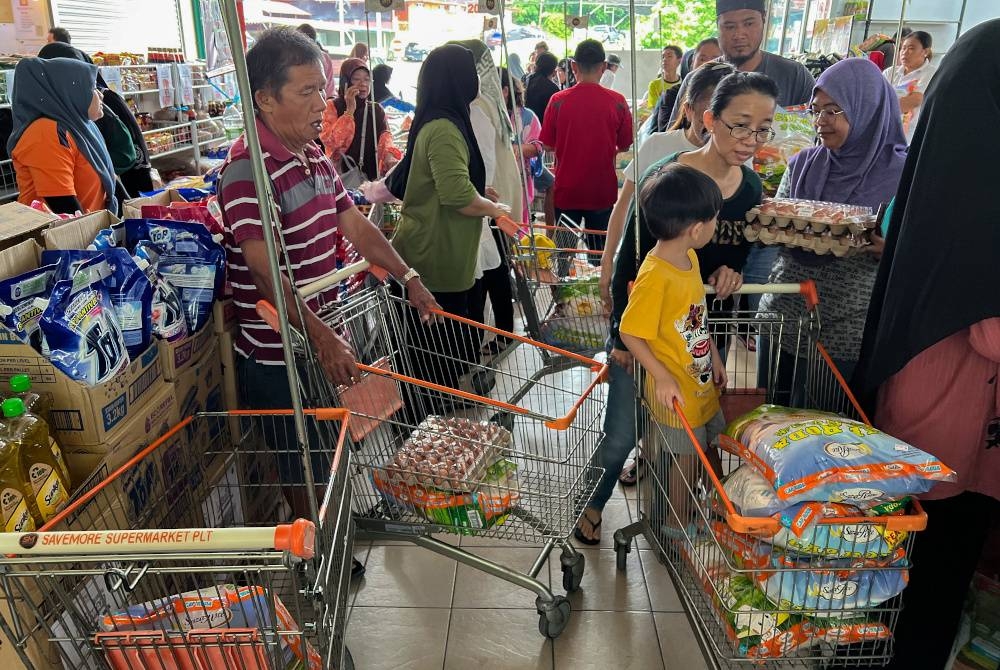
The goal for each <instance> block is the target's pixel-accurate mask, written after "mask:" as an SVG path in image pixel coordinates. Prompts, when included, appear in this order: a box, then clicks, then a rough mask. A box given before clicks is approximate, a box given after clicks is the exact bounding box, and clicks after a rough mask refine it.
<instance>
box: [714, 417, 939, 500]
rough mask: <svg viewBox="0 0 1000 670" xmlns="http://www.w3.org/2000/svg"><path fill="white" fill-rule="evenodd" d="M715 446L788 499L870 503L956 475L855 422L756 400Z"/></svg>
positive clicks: (918, 490)
mask: <svg viewBox="0 0 1000 670" xmlns="http://www.w3.org/2000/svg"><path fill="white" fill-rule="evenodd" d="M719 446H720V447H722V448H723V449H725V450H726V451H729V452H730V453H734V454H736V455H738V456H740V457H741V458H743V459H744V460H746V461H747V462H748V463H749V464H750V465H752V466H753V467H754V469H756V470H757V471H758V472H759V473H760V474H762V475H763V476H764V478H765V479H766V480H767V481H768V482H769V483H770V484H771V485H772V487H773V488H774V491H775V493H776V494H777V497H778V499H779V500H781V501H783V502H785V503H786V504H788V505H791V504H794V503H799V502H808V501H819V502H841V503H848V504H852V505H856V506H858V507H860V508H862V509H867V508H869V507H872V506H874V505H877V504H879V503H883V502H888V501H891V500H895V499H897V498H901V497H903V496H908V495H914V494H919V493H926V492H927V491H929V490H930V489H931V488H932V487H933V486H934V484H935V483H936V482H939V481H954V480H955V478H956V474H955V472H954V471H953V470H952V469H951V468H949V467H948V466H947V465H945V464H944V463H942V462H941V461H940V460H938V459H936V458H934V457H933V456H931V455H930V454H927V453H925V452H923V451H921V450H919V449H917V448H916V447H914V446H912V445H909V444H906V443H905V442H902V441H900V440H897V439H895V438H893V437H891V436H889V435H886V434H885V433H883V432H881V431H879V430H877V429H875V428H872V427H871V426H867V425H865V424H863V423H860V422H858V421H852V420H850V419H846V418H844V417H841V416H837V415H836V414H829V413H826V412H817V411H814V410H800V409H789V408H787V407H780V406H777V405H761V406H760V407H758V408H757V409H755V410H753V411H751V412H749V413H747V414H745V415H743V416H742V417H740V418H738V419H736V420H735V421H733V422H732V423H730V424H729V427H728V428H726V432H725V433H724V434H723V435H721V436H720V437H719Z"/></svg>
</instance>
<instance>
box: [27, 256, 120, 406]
mask: <svg viewBox="0 0 1000 670" xmlns="http://www.w3.org/2000/svg"><path fill="white" fill-rule="evenodd" d="M110 274H111V269H110V268H109V267H108V263H107V261H105V260H104V259H103V258H94V259H92V260H89V261H85V262H84V263H81V264H80V267H79V268H78V270H77V274H76V276H75V277H74V278H73V279H72V280H65V281H61V282H57V283H56V285H55V287H53V289H52V297H51V298H50V300H49V303H48V305H47V306H46V308H45V311H44V312H43V313H42V319H41V329H42V333H43V334H44V336H45V343H46V346H47V348H48V354H47V355H48V357H49V359H50V360H51V361H52V363H53V364H55V366H56V367H58V368H59V369H60V370H62V371H63V372H64V373H65V374H66V375H68V376H69V377H71V378H73V379H76V380H79V381H82V382H85V383H86V384H89V385H91V386H94V385H97V384H101V383H103V382H105V381H107V380H109V379H111V378H112V377H113V376H115V375H116V374H117V373H118V372H120V371H121V370H123V369H125V367H126V366H128V363H129V357H128V351H127V349H126V348H125V340H124V338H123V337H122V332H121V329H120V328H119V326H118V323H119V320H118V316H117V314H115V309H114V306H113V305H112V304H111V295H110V294H109V293H108V289H107V287H106V286H105V285H104V279H105V278H106V277H108V276H109V275H110Z"/></svg>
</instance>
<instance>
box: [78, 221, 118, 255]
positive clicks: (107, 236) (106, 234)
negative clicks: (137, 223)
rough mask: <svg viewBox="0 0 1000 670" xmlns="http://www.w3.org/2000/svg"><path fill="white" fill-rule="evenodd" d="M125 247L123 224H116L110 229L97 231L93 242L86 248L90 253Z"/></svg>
mask: <svg viewBox="0 0 1000 670" xmlns="http://www.w3.org/2000/svg"><path fill="white" fill-rule="evenodd" d="M124 246H125V224H123V223H117V224H115V225H113V226H112V227H110V228H102V229H101V230H99V231H97V235H95V236H94V241H93V242H91V243H90V246H88V247H87V249H88V250H91V251H103V250H105V249H114V248H115V247H124Z"/></svg>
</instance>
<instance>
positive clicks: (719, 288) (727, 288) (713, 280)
mask: <svg viewBox="0 0 1000 670" xmlns="http://www.w3.org/2000/svg"><path fill="white" fill-rule="evenodd" d="M708 284H709V286H713V287H715V297H717V298H718V299H719V300H725V299H726V298H728V297H729V296H731V295H732V294H734V293H736V292H737V291H739V290H740V288H742V287H743V275H741V274H740V273H739V272H737V271H736V270H733V269H732V268H729V267H727V266H725V265H723V266H722V267H720V268H719V269H718V270H716V271H715V272H713V273H712V275H711V276H710V277H709V278H708Z"/></svg>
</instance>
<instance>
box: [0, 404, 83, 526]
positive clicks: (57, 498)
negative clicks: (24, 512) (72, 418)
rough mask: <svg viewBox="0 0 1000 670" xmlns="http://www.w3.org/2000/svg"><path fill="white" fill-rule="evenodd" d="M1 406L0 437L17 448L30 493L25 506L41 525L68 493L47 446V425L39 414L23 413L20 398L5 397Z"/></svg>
mask: <svg viewBox="0 0 1000 670" xmlns="http://www.w3.org/2000/svg"><path fill="white" fill-rule="evenodd" d="M0 408H2V409H3V415H4V419H5V421H4V424H3V430H2V431H0V440H2V441H4V442H6V443H7V444H9V445H11V446H12V447H14V448H15V449H16V450H17V452H18V453H17V456H18V459H19V461H20V465H21V480H22V482H23V483H24V484H25V485H26V488H27V489H28V491H29V493H30V495H29V497H28V508H29V509H30V510H31V513H32V514H33V515H35V520H36V521H37V522H38V523H39V524H43V523H45V522H46V521H48V520H49V519H51V518H52V517H54V516H55V515H56V514H57V513H58V512H59V510H61V509H62V508H63V507H65V506H66V503H67V502H68V501H69V493H70V491H69V482H68V481H66V479H65V478H64V477H63V475H62V472H61V471H60V469H59V463H58V462H57V461H56V459H55V456H53V455H52V450H51V449H50V448H49V427H48V426H47V425H46V424H45V422H44V421H42V420H41V419H40V418H39V417H37V416H35V415H34V414H31V413H28V412H25V410H24V401H23V400H21V399H20V398H7V399H6V400H4V401H3V404H2V405H0Z"/></svg>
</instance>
